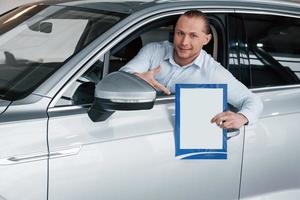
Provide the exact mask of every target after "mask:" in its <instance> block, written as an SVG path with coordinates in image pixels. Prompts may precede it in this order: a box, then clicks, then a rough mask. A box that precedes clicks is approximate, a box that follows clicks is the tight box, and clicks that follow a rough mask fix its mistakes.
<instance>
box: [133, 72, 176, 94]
mask: <svg viewBox="0 0 300 200" xmlns="http://www.w3.org/2000/svg"><path fill="white" fill-rule="evenodd" d="M159 72H160V66H158V67H156V68H154V69H152V70H150V71H148V72H144V73H134V74H135V75H136V76H138V77H140V78H141V79H143V80H145V81H146V82H148V83H149V84H150V85H151V86H152V87H154V88H155V89H158V90H161V91H163V92H164V93H165V94H167V95H170V94H171V92H170V90H168V88H166V87H165V86H163V85H162V84H160V83H159V82H157V81H156V80H155V78H154V77H155V75H156V74H158V73H159Z"/></svg>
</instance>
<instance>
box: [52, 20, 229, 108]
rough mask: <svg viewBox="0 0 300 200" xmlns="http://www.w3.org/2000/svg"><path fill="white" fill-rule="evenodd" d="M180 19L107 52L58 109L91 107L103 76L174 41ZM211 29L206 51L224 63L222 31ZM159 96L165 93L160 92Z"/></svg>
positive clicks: (133, 35)
mask: <svg viewBox="0 0 300 200" xmlns="http://www.w3.org/2000/svg"><path fill="white" fill-rule="evenodd" d="M177 18H178V15H173V16H169V17H165V18H161V19H159V20H156V21H153V22H151V23H149V24H146V25H144V26H143V27H141V28H139V29H137V30H135V31H134V32H133V33H131V34H130V35H129V36H127V37H126V38H124V39H123V40H122V41H121V42H119V43H118V44H117V45H115V46H114V47H113V48H112V49H111V50H110V51H108V52H107V53H106V56H105V59H104V57H102V58H101V59H100V60H98V61H97V62H96V63H94V64H93V65H92V67H91V68H90V69H88V71H87V72H85V73H84V75H82V76H81V77H80V78H79V79H78V80H76V81H75V82H74V83H73V84H72V86H71V87H70V88H68V90H67V91H66V92H65V93H64V94H63V96H62V97H61V98H60V100H59V101H58V103H57V105H56V106H65V105H84V104H91V103H92V101H93V95H94V88H95V85H96V84H97V83H98V82H99V81H100V80H101V79H102V76H105V75H107V74H109V73H112V72H115V71H118V70H119V69H120V68H121V67H122V66H124V65H125V64H126V63H127V62H129V61H130V60H131V59H132V58H134V56H136V55H137V53H138V52H139V50H140V49H141V48H142V47H143V46H145V45H146V44H148V43H151V42H158V41H164V40H168V41H170V42H172V41H173V30H174V26H175V24H176V21H177ZM210 28H211V32H212V35H213V38H212V40H211V42H210V43H209V44H208V45H206V46H205V47H204V49H205V50H206V51H207V52H208V53H209V54H211V55H212V56H213V57H214V58H215V59H216V60H218V61H219V62H223V60H222V61H221V59H223V55H222V54H221V53H220V50H222V49H223V48H218V47H220V43H221V42H222V37H220V35H221V33H220V32H219V31H220V30H219V29H220V28H219V27H216V23H211V27H210ZM158 95H159V96H160V95H163V94H161V93H158Z"/></svg>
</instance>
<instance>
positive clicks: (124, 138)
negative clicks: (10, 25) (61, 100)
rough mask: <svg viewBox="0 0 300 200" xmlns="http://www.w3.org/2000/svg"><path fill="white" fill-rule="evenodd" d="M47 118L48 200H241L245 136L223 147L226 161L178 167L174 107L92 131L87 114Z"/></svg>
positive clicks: (121, 117)
mask: <svg viewBox="0 0 300 200" xmlns="http://www.w3.org/2000/svg"><path fill="white" fill-rule="evenodd" d="M49 115H50V120H49V146H50V152H51V154H52V155H53V156H52V158H50V166H49V167H50V171H49V183H50V185H49V199H51V200H57V199H74V200H75V199H83V198H85V199H199V198H202V199H237V198H238V191H239V182H240V169H241V157H242V142H243V137H244V134H243V133H241V134H239V135H238V136H236V137H233V138H231V139H230V140H228V159H227V160H179V159H177V158H175V147H174V103H157V104H156V105H155V106H154V108H153V109H151V110H143V111H119V112H115V113H114V114H113V115H112V116H111V117H110V118H108V119H107V120H106V121H103V122H97V123H94V122H92V121H91V120H90V119H89V117H88V115H87V110H86V109H84V108H76V109H73V110H68V109H64V108H63V109H62V108H53V109H50V110H49ZM216 191H218V192H216Z"/></svg>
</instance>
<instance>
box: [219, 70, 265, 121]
mask: <svg viewBox="0 0 300 200" xmlns="http://www.w3.org/2000/svg"><path fill="white" fill-rule="evenodd" d="M214 78H215V80H217V81H220V82H223V83H227V84H228V85H227V86H228V103H229V104H231V105H232V106H234V107H236V108H237V109H238V110H239V111H238V113H241V114H243V115H244V116H245V117H246V118H247V119H248V124H249V125H251V124H253V123H255V122H257V120H258V118H259V116H260V115H261V113H262V111H263V103H262V101H261V99H260V97H259V96H257V95H256V94H254V93H252V92H251V91H250V90H249V89H248V88H247V87H246V86H245V85H243V84H242V83H241V82H240V81H238V80H237V79H236V78H235V77H234V76H233V75H232V74H231V73H230V72H229V71H227V70H226V69H225V68H223V67H222V66H218V67H216V73H215V77H214Z"/></svg>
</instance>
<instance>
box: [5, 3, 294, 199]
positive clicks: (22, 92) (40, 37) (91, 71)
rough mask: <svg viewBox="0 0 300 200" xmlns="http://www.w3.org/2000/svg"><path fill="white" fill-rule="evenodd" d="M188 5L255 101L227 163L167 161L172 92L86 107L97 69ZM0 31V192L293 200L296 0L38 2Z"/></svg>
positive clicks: (164, 28)
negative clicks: (94, 116) (104, 109)
mask: <svg viewBox="0 0 300 200" xmlns="http://www.w3.org/2000/svg"><path fill="white" fill-rule="evenodd" d="M189 9H199V10H201V11H203V12H205V13H207V15H208V17H209V20H210V24H211V29H212V35H213V40H212V42H211V43H210V44H209V45H207V46H206V47H205V48H206V50H207V51H208V52H209V53H211V54H212V55H213V57H214V58H215V59H216V60H217V61H218V62H220V63H221V64H222V65H223V66H224V67H226V68H227V69H228V70H229V71H231V72H232V74H233V75H234V76H236V78H237V79H239V80H240V81H241V82H243V83H244V84H245V85H246V86H247V87H249V88H250V89H251V90H252V91H253V92H254V93H256V94H257V95H258V96H259V97H260V98H261V99H262V101H263V103H264V111H263V113H262V115H261V117H260V119H259V121H258V122H257V123H255V124H253V125H247V126H244V127H242V128H241V129H240V130H237V131H235V132H233V133H232V134H231V133H229V134H231V135H229V136H228V141H227V148H228V149H227V151H228V158H227V159H226V160H180V159H177V158H176V157H175V146H174V127H175V120H174V117H175V105H174V100H175V96H174V95H170V96H163V95H157V96H156V98H155V99H153V100H152V101H151V103H152V106H153V108H151V109H149V108H148V109H146V107H143V108H145V109H142V110H141V109H138V108H136V107H135V105H134V104H131V106H132V107H130V110H128V111H124V110H122V111H119V110H118V109H114V108H113V107H112V108H111V107H110V109H111V110H112V113H110V114H108V115H105V117H103V118H101V119H99V120H94V121H92V120H91V118H90V117H89V115H88V112H89V110H90V107H91V105H92V103H93V100H94V91H95V85H96V84H98V83H99V82H100V81H101V80H102V77H104V78H103V80H105V78H106V77H107V75H108V74H110V73H112V72H115V73H117V74H118V73H120V72H116V71H118V69H119V68H120V67H121V66H122V65H124V64H125V63H127V62H128V61H129V60H130V59H131V58H132V57H133V56H134V55H136V54H137V52H138V51H139V50H140V48H141V47H142V46H144V45H145V44H147V43H149V42H152V41H161V40H170V41H172V30H173V28H174V24H175V22H176V19H177V17H178V15H180V14H182V13H183V12H184V11H186V10H189ZM0 27H1V28H0V34H1V35H0V92H1V93H0V95H1V100H0V113H1V115H0V199H1V200H2V199H5V200H16V199H18V200H19V199H30V200H35V199H36V200H41V199H49V200H57V199H74V200H75V199H84V198H85V199H114V200H115V199H131V200H132V199H218V200H219V199H251V200H254V199H255V200H259V199H264V200H265V199H272V200H278V199H299V197H300V170H299V169H300V161H299V153H300V145H298V142H299V141H300V129H299V128H298V125H299V124H298V123H299V122H300V103H299V102H300V82H299V78H300V67H299V66H300V55H299V52H300V51H299V48H300V45H299V44H300V41H299V38H298V35H299V31H300V4H298V3H297V2H296V1H254V0H252V1H250V0H249V1H221V0H214V1H200V0H199V1H154V2H152V1H137V2H134V1H132V2H124V1H112V2H104V1H103V2H101V1H44V2H40V3H33V4H27V5H24V6H21V7H19V8H16V9H14V10H12V11H10V12H8V13H5V14H4V15H2V16H1V18H0ZM118 84H119V86H121V85H123V86H124V87H126V85H129V86H130V84H128V82H127V81H126V80H125V81H122V82H121V83H120V82H116V84H115V85H117V86H118ZM129 88H130V87H129ZM132 90H133V89H132ZM126 92H128V91H126ZM126 92H123V93H122V91H119V92H117V93H116V94H118V95H119V97H120V98H122V97H124V96H126ZM129 92H130V91H129ZM134 94H135V95H131V96H129V97H128V96H126V97H127V100H128V102H130V100H132V101H131V103H132V102H133V100H135V99H134V98H135V97H137V98H138V96H139V93H134ZM152 94H153V93H151V95H152ZM151 95H150V96H151ZM141 97H142V95H141ZM128 98H129V99H128ZM233 109H234V108H233Z"/></svg>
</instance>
